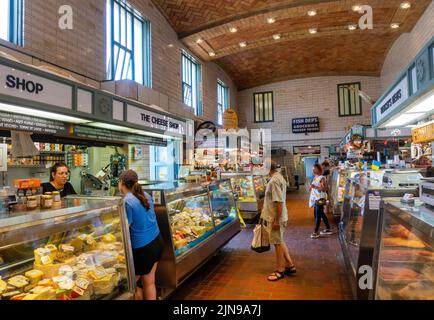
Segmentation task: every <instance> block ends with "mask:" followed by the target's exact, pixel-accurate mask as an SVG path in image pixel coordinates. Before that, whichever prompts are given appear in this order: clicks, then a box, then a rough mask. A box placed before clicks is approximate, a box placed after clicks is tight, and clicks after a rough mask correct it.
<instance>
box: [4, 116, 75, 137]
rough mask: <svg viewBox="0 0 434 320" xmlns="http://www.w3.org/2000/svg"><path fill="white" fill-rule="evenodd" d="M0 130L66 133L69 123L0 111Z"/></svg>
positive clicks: (50, 133)
mask: <svg viewBox="0 0 434 320" xmlns="http://www.w3.org/2000/svg"><path fill="white" fill-rule="evenodd" d="M0 130H16V131H30V132H35V133H40V134H49V135H66V134H67V125H66V124H65V123H63V122H60V121H54V120H48V119H41V118H34V117H31V116H25V115H21V114H15V113H9V112H0Z"/></svg>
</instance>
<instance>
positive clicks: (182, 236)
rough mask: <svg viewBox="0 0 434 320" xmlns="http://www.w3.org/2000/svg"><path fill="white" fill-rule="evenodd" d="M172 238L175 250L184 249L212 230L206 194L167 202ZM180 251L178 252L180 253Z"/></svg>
mask: <svg viewBox="0 0 434 320" xmlns="http://www.w3.org/2000/svg"><path fill="white" fill-rule="evenodd" d="M169 209H170V226H171V229H172V240H173V245H174V247H175V249H176V250H180V251H183V250H186V249H188V246H189V245H190V244H192V243H194V242H195V241H200V240H201V239H202V238H206V237H207V236H209V235H210V234H207V233H209V232H211V231H213V230H214V222H213V219H212V216H211V209H210V207H209V201H208V197H207V196H201V197H197V198H193V199H187V200H185V199H182V200H178V201H175V202H172V203H170V204H169ZM180 251H179V252H178V253H180Z"/></svg>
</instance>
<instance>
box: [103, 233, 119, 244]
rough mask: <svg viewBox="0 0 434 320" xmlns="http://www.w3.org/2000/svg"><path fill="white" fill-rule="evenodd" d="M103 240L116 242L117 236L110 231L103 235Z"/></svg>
mask: <svg viewBox="0 0 434 320" xmlns="http://www.w3.org/2000/svg"><path fill="white" fill-rule="evenodd" d="M102 241H103V242H105V243H113V242H116V237H115V236H114V235H113V234H112V233H108V234H105V235H103V237H102Z"/></svg>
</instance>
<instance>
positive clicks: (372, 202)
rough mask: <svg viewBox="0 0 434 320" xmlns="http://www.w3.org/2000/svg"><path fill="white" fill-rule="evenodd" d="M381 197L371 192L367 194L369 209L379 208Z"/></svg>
mask: <svg viewBox="0 0 434 320" xmlns="http://www.w3.org/2000/svg"><path fill="white" fill-rule="evenodd" d="M380 202H381V197H380V196H375V195H373V194H370V195H369V210H380Z"/></svg>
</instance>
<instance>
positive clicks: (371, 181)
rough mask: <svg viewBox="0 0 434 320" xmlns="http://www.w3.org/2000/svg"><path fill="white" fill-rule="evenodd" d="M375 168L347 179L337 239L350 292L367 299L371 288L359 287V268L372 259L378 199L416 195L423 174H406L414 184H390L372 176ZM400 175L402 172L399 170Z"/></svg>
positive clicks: (377, 224)
mask: <svg viewBox="0 0 434 320" xmlns="http://www.w3.org/2000/svg"><path fill="white" fill-rule="evenodd" d="M374 173H377V172H376V171H370V172H367V173H366V174H364V173H361V175H360V177H359V178H358V179H348V182H347V186H346V192H345V200H344V204H343V217H342V221H341V222H340V224H339V231H340V232H339V240H340V243H341V247H342V250H343V254H344V260H345V264H346V266H347V270H348V273H347V274H348V277H349V283H350V285H351V289H352V292H353V296H354V298H355V299H358V300H366V299H369V295H370V294H371V292H370V291H369V290H365V289H362V288H360V286H359V280H360V278H361V277H362V276H363V272H360V270H361V268H363V267H364V266H373V265H374V263H375V261H374V260H375V259H374V250H375V246H376V244H377V242H378V240H379V234H378V228H379V227H380V226H381V219H380V214H379V209H380V202H381V200H382V199H383V198H385V197H403V196H404V195H405V194H412V195H413V196H418V195H419V189H418V182H420V181H421V178H422V175H420V173H418V172H409V173H406V174H405V175H406V176H408V177H410V180H411V181H415V180H416V179H418V181H415V182H416V184H415V185H408V186H396V187H394V186H389V185H387V184H383V183H382V182H381V181H378V179H377V178H373V177H374ZM400 175H402V174H400Z"/></svg>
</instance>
